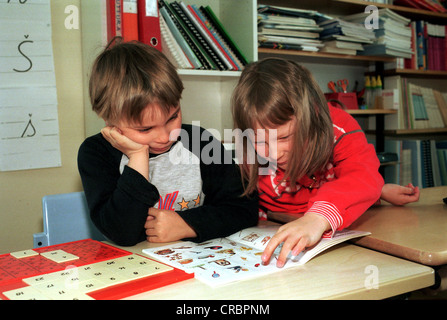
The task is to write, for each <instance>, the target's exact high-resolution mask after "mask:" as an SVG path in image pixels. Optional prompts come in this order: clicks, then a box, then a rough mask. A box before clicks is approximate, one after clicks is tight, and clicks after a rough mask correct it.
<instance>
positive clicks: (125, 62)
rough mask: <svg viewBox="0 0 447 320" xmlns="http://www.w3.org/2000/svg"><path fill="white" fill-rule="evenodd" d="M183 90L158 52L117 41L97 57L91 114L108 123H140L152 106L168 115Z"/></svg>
mask: <svg viewBox="0 0 447 320" xmlns="http://www.w3.org/2000/svg"><path fill="white" fill-rule="evenodd" d="M182 91H183V84H182V81H181V79H180V77H179V76H178V74H177V71H176V69H175V67H174V66H173V65H172V64H171V63H170V62H169V60H168V59H167V58H166V57H165V56H164V55H163V54H162V53H161V52H160V51H158V50H157V49H155V48H153V47H151V46H149V45H146V44H143V43H140V42H136V41H132V42H122V41H121V39H120V38H116V39H114V40H112V41H111V43H110V44H109V45H108V46H107V48H106V49H105V50H104V51H103V52H102V53H101V54H100V55H99V56H98V57H97V58H96V60H95V62H94V64H93V67H92V73H91V76H90V83H89V93H90V102H91V104H92V109H93V111H95V112H96V113H97V114H98V115H99V116H100V117H101V118H102V119H104V120H105V121H106V123H110V124H116V122H118V121H121V120H124V121H126V122H129V123H139V122H140V121H141V113H142V111H143V110H144V109H145V108H146V107H147V106H148V105H150V104H153V103H157V104H158V105H159V106H160V108H161V109H162V112H165V113H167V112H169V110H170V109H171V108H173V107H177V106H178V105H179V102H180V99H181V95H182Z"/></svg>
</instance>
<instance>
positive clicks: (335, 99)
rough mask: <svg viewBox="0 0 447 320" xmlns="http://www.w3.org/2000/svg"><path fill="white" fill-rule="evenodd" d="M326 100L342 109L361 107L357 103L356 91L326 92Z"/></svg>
mask: <svg viewBox="0 0 447 320" xmlns="http://www.w3.org/2000/svg"><path fill="white" fill-rule="evenodd" d="M324 96H325V97H326V100H327V101H328V102H329V103H330V104H332V105H333V106H334V107H340V106H341V108H342V109H349V110H356V109H358V108H359V104H358V103H357V94H356V93H355V92H346V93H344V92H332V93H325V94H324Z"/></svg>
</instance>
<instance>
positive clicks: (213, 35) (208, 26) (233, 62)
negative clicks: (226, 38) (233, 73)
mask: <svg viewBox="0 0 447 320" xmlns="http://www.w3.org/2000/svg"><path fill="white" fill-rule="evenodd" d="M190 8H191V9H192V10H193V12H194V13H195V14H196V15H197V18H198V20H199V21H200V22H201V23H202V25H203V26H204V29H205V30H206V32H207V33H208V34H209V35H210V37H211V38H212V39H213V41H214V42H215V43H216V45H217V46H218V47H219V48H220V49H221V50H222V53H223V54H224V55H225V57H226V58H227V59H228V61H229V62H230V64H231V65H232V66H233V69H234V70H242V64H239V63H238V62H237V61H236V60H237V59H236V57H235V56H234V55H233V54H232V53H231V52H230V50H229V48H228V47H227V46H226V45H225V43H224V42H223V40H222V39H221V38H220V36H219V35H218V34H217V33H216V32H215V31H214V29H213V27H212V25H211V24H210V22H209V21H208V20H207V18H206V17H205V16H204V15H203V13H202V11H201V9H200V8H198V7H197V6H196V5H191V6H190Z"/></svg>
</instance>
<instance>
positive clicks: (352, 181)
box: [259, 107, 384, 237]
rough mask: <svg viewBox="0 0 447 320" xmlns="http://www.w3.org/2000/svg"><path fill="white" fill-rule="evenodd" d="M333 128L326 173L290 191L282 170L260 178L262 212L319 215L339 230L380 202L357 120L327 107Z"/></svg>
mask: <svg viewBox="0 0 447 320" xmlns="http://www.w3.org/2000/svg"><path fill="white" fill-rule="evenodd" d="M329 110H330V113H331V117H332V122H333V126H334V138H335V141H334V153H333V160H332V162H331V163H329V164H328V166H327V168H326V170H325V171H324V172H321V173H318V174H315V176H314V177H315V179H312V178H309V177H307V176H305V177H303V178H302V179H300V180H299V181H298V184H297V188H296V189H295V190H294V191H292V190H290V187H289V184H288V183H287V182H283V183H282V184H281V185H278V184H279V182H280V181H281V180H282V178H283V177H284V171H282V170H280V169H278V170H277V171H276V172H272V173H271V175H265V176H260V177H259V197H260V207H261V209H262V210H263V211H273V212H284V213H287V212H290V213H295V214H296V213H302V214H306V213H308V212H313V213H317V214H321V215H322V216H324V217H325V218H326V219H327V220H328V221H329V223H330V225H331V228H332V230H331V231H330V232H327V233H325V234H324V235H323V236H325V237H328V236H330V235H332V231H336V230H342V229H344V228H346V227H348V226H349V225H350V224H351V223H353V222H354V221H355V220H356V219H357V218H358V217H360V216H361V215H362V214H363V213H364V212H365V211H366V210H367V209H368V208H369V207H370V206H371V205H373V204H374V203H375V202H376V201H377V200H378V199H379V198H380V194H381V191H382V187H383V184H384V181H383V178H382V176H381V175H380V173H379V171H378V169H379V165H380V163H379V160H378V158H377V155H376V152H375V149H374V147H373V145H371V144H368V142H367V141H366V137H365V134H364V133H363V131H362V130H361V128H360V126H359V124H358V123H357V121H356V120H355V119H354V118H352V117H351V116H350V115H349V114H348V113H346V112H345V111H343V110H341V109H338V108H333V107H329Z"/></svg>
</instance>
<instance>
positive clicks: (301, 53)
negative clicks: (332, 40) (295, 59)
mask: <svg viewBox="0 0 447 320" xmlns="http://www.w3.org/2000/svg"><path fill="white" fill-rule="evenodd" d="M258 53H265V54H279V55H293V56H301V57H312V58H322V59H328V58H329V59H337V60H352V61H365V62H375V61H381V62H393V61H394V60H395V57H380V56H357V55H355V56H354V55H348V54H337V53H327V52H311V51H300V50H280V49H271V48H258Z"/></svg>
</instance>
